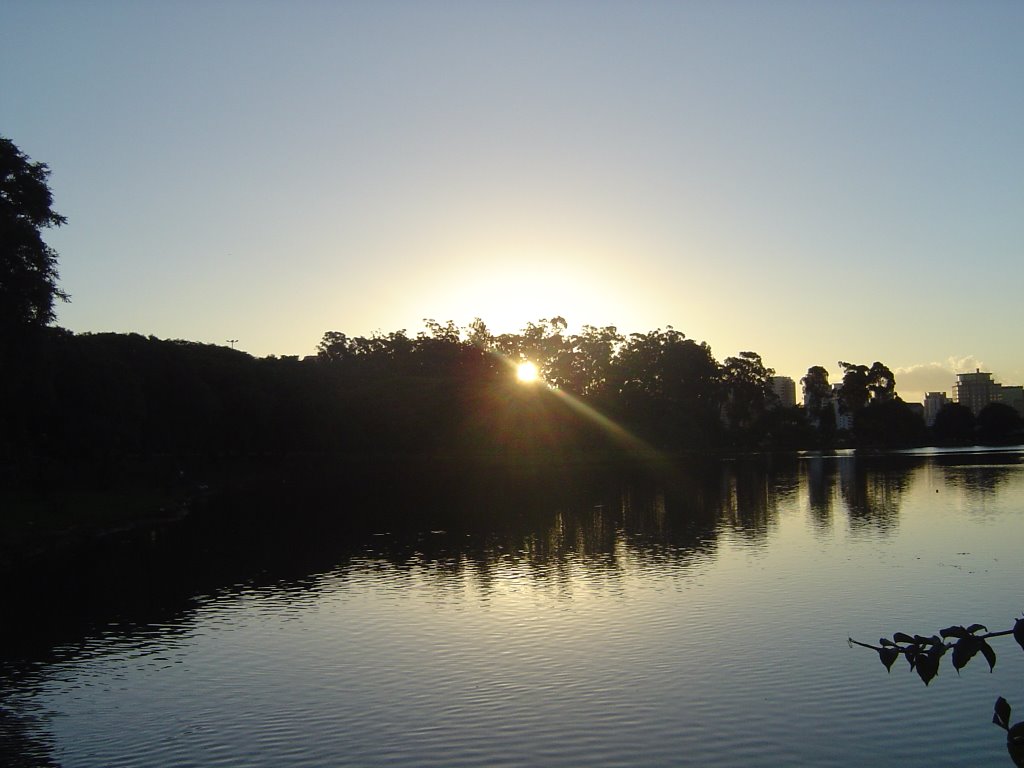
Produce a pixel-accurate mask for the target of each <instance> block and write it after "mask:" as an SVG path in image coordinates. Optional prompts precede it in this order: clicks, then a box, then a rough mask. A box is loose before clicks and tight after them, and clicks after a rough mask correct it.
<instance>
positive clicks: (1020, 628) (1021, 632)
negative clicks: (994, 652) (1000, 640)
mask: <svg viewBox="0 0 1024 768" xmlns="http://www.w3.org/2000/svg"><path fill="white" fill-rule="evenodd" d="M1013 639H1014V640H1016V641H1017V645H1019V646H1020V647H1021V648H1024V619H1017V620H1016V621H1015V622H1014V623H1013Z"/></svg>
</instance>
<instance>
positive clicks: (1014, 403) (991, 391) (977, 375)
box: [953, 368, 1024, 416]
mask: <svg viewBox="0 0 1024 768" xmlns="http://www.w3.org/2000/svg"><path fill="white" fill-rule="evenodd" d="M953 401H954V402H957V403H960V405H965V406H967V407H968V408H970V409H971V413H973V414H974V415H975V416H977V415H978V413H980V412H981V409H982V408H984V407H985V406H986V405H988V404H989V403H1006V404H1007V405H1009V406H1011V407H1013V408H1016V409H1017V412H1018V413H1020V414H1021V415H1024V387H1021V386H1004V385H1002V384H1000V383H999V382H997V381H993V380H992V374H991V373H985V372H983V371H981V370H980V369H978V368H975V369H974V373H958V374H957V375H956V384H954V385H953Z"/></svg>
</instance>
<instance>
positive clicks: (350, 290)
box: [0, 2, 1024, 401]
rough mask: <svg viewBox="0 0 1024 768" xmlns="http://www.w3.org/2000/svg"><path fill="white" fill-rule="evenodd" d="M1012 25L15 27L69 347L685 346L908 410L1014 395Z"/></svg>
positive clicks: (738, 11)
mask: <svg viewBox="0 0 1024 768" xmlns="http://www.w3.org/2000/svg"><path fill="white" fill-rule="evenodd" d="M1022 22H1024V6H1021V5H1020V4H1015V3H1009V2H983V3H978V4H971V5H970V6H969V7H968V6H964V5H961V4H955V3H931V4H925V3H914V2H908V3H901V4H897V5H882V4H858V5H849V6H842V5H837V6H820V5H815V4H811V3H799V2H792V3H780V4H772V5H768V6H762V5H758V4H753V3H736V4H729V5H725V4H711V3H694V4H678V5H677V4H662V3H646V4H641V5H626V4H617V3H602V4H596V5H594V4H583V3H575V2H564V3H555V4H549V5H533V4H516V5H507V4H497V3H481V4H474V5H463V4H458V3H441V2H433V3H423V4H417V5H380V4H361V3H346V4H326V3H324V4H321V3H312V2H311V3H300V4H288V5H286V4H275V3H263V4H242V3H234V2H227V3H222V4H218V5H216V6H204V5H199V4H196V5H189V4H177V5H174V6H164V5H160V4H128V3H114V2H109V3H97V4H90V5H87V6H74V5H72V6H69V5H64V4H57V3H49V2H40V3H18V2H16V3H11V4H7V5H5V7H4V8H3V9H2V10H0V42H2V53H0V133H2V134H3V135H5V136H6V137H8V138H10V139H11V140H12V141H14V142H15V143H16V144H17V145H18V146H19V147H20V148H21V149H22V150H23V151H24V152H26V153H27V154H28V155H29V156H30V157H32V159H34V160H38V161H41V162H45V163H47V164H48V165H49V166H50V168H51V170H52V175H51V179H50V181H51V187H52V189H53V192H54V207H55V209H56V210H57V211H58V212H60V213H61V214H63V215H65V216H67V217H68V224H67V225H66V226H65V227H63V228H61V229H59V230H51V231H49V232H48V233H47V241H48V242H49V243H50V244H51V245H52V246H53V247H54V248H55V249H56V250H57V251H58V253H59V254H60V267H61V276H62V279H61V286H62V287H63V288H64V289H65V290H66V291H68V292H69V293H70V294H71V296H72V303H71V304H67V305H62V306H59V307H58V320H57V321H58V323H59V324H60V325H62V326H64V327H67V328H69V329H71V330H74V331H76V332H86V331H122V332H128V331H133V332H139V333H143V334H153V335H156V336H159V337H161V338H186V339H191V340H196V341H202V342H207V343H216V344H223V345H225V346H227V345H228V342H227V340H229V339H233V340H237V341H236V343H235V344H234V345H235V346H237V348H239V349H243V350H245V351H248V352H250V353H252V354H256V355H260V356H262V355H268V354H278V355H285V354H298V355H305V354H311V353H312V352H313V351H314V349H315V347H316V344H317V343H318V342H319V340H320V338H321V336H322V335H323V333H324V332H326V331H328V330H338V331H342V332H345V333H348V334H350V335H369V334H370V333H372V332H374V331H382V332H385V333H386V332H389V331H394V330H399V329H402V328H404V329H407V330H408V331H409V332H410V333H415V332H416V331H418V330H419V329H420V328H421V327H422V322H421V321H422V319H423V318H434V319H436V320H439V321H442V322H443V321H446V320H449V319H450V320H453V321H455V322H456V323H457V324H459V325H465V324H467V323H468V322H470V321H471V320H472V319H473V318H474V317H481V318H482V319H483V320H484V321H485V322H487V323H488V324H489V325H490V326H491V327H492V329H493V330H495V331H498V332H502V331H515V330H518V329H520V328H522V327H523V325H525V324H526V323H527V322H531V321H536V320H538V319H540V318H547V317H552V316H554V315H561V316H563V317H565V318H566V319H567V320H568V321H569V325H570V330H573V329H576V328H578V327H579V326H580V325H581V324H583V323H586V324H592V325H599V326H601V325H615V326H617V327H618V328H619V330H620V331H621V332H623V333H630V332H644V331H648V330H652V329H654V328H658V327H666V326H668V325H671V326H673V327H675V328H676V329H678V330H680V331H682V332H683V333H685V334H686V335H687V337H689V338H693V339H695V340H698V341H706V342H707V343H708V344H709V345H710V346H711V348H712V351H713V353H714V355H715V357H716V358H717V359H719V360H723V359H724V358H726V357H728V356H730V355H735V354H737V353H738V352H740V351H743V350H751V351H755V352H757V353H759V354H760V355H761V356H762V358H763V359H764V361H765V364H766V365H767V366H769V367H772V368H774V369H775V370H776V372H777V373H778V374H780V375H785V376H790V377H791V378H793V379H794V380H795V381H797V382H799V379H800V377H801V376H802V375H803V374H804V373H805V372H806V370H807V368H808V367H809V366H811V365H822V366H824V367H826V368H827V369H828V370H829V373H830V378H831V380H832V381H838V380H839V379H840V378H841V377H840V373H839V370H838V366H837V365H836V362H837V361H838V360H840V359H842V360H848V361H851V362H856V363H864V364H868V365H870V364H871V362H873V361H875V360H879V361H882V362H883V363H885V364H886V365H888V366H889V367H890V368H891V369H892V370H893V372H894V374H895V375H896V381H897V390H898V391H899V392H900V393H901V395H902V396H903V397H904V399H907V400H908V401H911V400H914V401H919V400H920V397H918V396H917V395H918V394H921V395H923V393H924V392H925V391H932V390H945V391H947V392H949V391H950V388H951V387H952V384H953V382H954V381H955V378H956V374H957V373H959V372H963V371H973V370H975V369H976V368H980V369H982V370H986V371H992V372H993V373H994V374H995V377H996V378H997V379H998V380H1000V381H1006V382H1011V383H1012V382H1020V381H1024V360H1022V359H1021V354H1020V351H1019V350H1020V346H1019V343H1018V342H1017V335H1018V333H1019V327H1020V323H1021V320H1022V315H1021V311H1020V309H1019V299H1018V294H1019V285H1020V284H1021V281H1022V278H1024V266H1022V265H1024V259H1021V255H1022V254H1021V246H1022V243H1024V222H1022V220H1021V218H1022V217H1021V216H1020V215H1019V212H1020V211H1021V210H1024V151H1022V150H1024V137H1022V134H1021V132H1020V130H1019V126H1020V125H1021V123H1022V118H1024V96H1022V95H1021V93H1020V89H1019V87H1018V83H1017V80H1018V73H1019V72H1020V71H1024V51H1022V49H1021V47H1020V46H1019V45H1018V44H1017V41H1016V40H1015V30H1017V29H1020V25H1021V23H1022Z"/></svg>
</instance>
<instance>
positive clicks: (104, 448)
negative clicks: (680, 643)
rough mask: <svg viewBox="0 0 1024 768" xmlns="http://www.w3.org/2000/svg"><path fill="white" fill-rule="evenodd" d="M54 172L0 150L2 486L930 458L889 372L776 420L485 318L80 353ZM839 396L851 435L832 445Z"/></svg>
mask: <svg viewBox="0 0 1024 768" xmlns="http://www.w3.org/2000/svg"><path fill="white" fill-rule="evenodd" d="M48 173H49V170H48V168H47V167H46V166H45V164H42V163H37V162H33V161H31V160H30V159H29V158H28V157H27V156H25V155H24V154H23V153H22V152H21V151H20V150H19V149H18V148H17V147H16V146H15V145H14V144H13V143H12V142H11V141H9V140H7V139H3V138H0V235H2V237H0V364H2V366H0V368H2V370H3V372H4V375H3V376H0V461H2V462H3V463H4V466H7V467H10V466H25V465H29V466H34V467H40V466H48V465H52V464H60V465H68V464H75V463H79V464H86V465H89V466H96V465H100V466H116V465H117V463H118V462H119V461H121V460H123V459H124V458H125V457H142V458H146V457H153V456H183V455H191V456H223V455H244V454H281V453H301V452H305V453H309V452H316V453H331V454H345V455H347V456H350V457H356V456H358V457H362V458H364V459H366V460H372V459H374V458H375V457H384V456H420V457H422V456H431V457H435V458H444V459H446V460H449V461H452V462H466V461H488V462H507V461H513V460H515V461H529V460H535V461H547V462H552V461H559V460H564V461H578V460H580V459H581V458H587V457H602V456H621V455H623V454H630V453H636V452H637V451H638V450H639V449H640V448H644V449H649V450H651V451H658V452H669V453H680V452H681V453H696V452H702V453H708V452H718V451H745V450H761V449H773V448H781V449H794V448H820V447H828V446H831V445H835V444H844V445H855V446H871V447H892V446H905V445H916V444H921V443H923V442H925V441H927V440H928V439H929V435H928V433H927V432H926V430H925V428H924V424H923V422H922V420H921V418H920V415H919V414H917V413H915V412H914V411H913V409H911V408H910V407H909V406H908V405H907V404H906V403H904V402H903V401H902V400H901V399H900V398H899V396H898V395H897V394H896V381H895V377H894V376H893V373H892V371H891V370H890V369H889V368H888V367H886V366H885V365H883V364H882V363H879V362H875V363H873V364H872V365H870V366H867V365H861V364H854V363H848V362H840V367H841V368H842V370H843V378H842V382H841V384H840V386H839V387H838V389H837V391H836V392H833V391H832V387H831V386H830V385H829V382H828V373H827V371H826V370H825V369H824V368H823V367H821V366H813V367H812V368H810V369H809V370H808V372H807V375H806V376H805V377H804V378H803V379H802V385H803V387H804V389H805V391H806V393H807V407H806V408H802V407H782V406H781V404H780V403H779V402H778V400H777V398H776V396H775V394H774V391H773V388H772V382H771V379H772V376H773V374H774V371H773V370H772V369H771V368H769V367H767V366H766V365H765V364H764V362H763V360H762V358H761V356H760V355H758V354H757V353H755V352H741V353H739V354H738V355H736V356H734V357H727V358H725V360H723V361H721V362H719V361H718V360H716V359H715V357H714V356H713V355H712V351H711V349H710V347H709V346H708V345H707V344H706V343H704V342H697V341H695V340H693V339H689V338H687V337H686V336H685V335H684V334H683V333H682V332H680V331H678V330H675V329H673V328H672V327H668V328H666V329H660V328H659V329H656V330H653V331H648V332H646V333H630V334H623V333H621V332H620V331H619V330H618V329H617V328H615V327H614V326H605V327H597V326H590V325H587V326H583V328H582V330H581V331H580V332H578V333H570V332H569V331H568V325H567V323H566V321H565V319H564V318H562V317H560V316H556V317H552V318H549V319H541V320H538V321H537V322H531V323H527V324H526V326H525V327H524V328H523V329H522V330H521V331H519V332H517V333H500V334H495V333H492V332H491V331H490V330H489V329H488V328H487V326H486V324H485V323H484V321H483V320H479V319H477V320H474V321H473V322H472V323H470V324H469V325H468V326H466V327H464V328H460V327H457V326H456V325H455V324H454V323H453V322H451V321H448V322H437V321H434V320H426V321H425V325H424V328H423V330H421V331H419V332H417V333H415V334H409V333H408V332H407V331H406V330H398V331H393V332H390V333H374V334H372V335H370V336H347V335H346V334H344V333H341V332H338V331H328V332H327V333H325V334H324V336H323V339H322V340H321V342H320V344H319V347H318V350H317V355H316V356H314V357H312V358H310V359H306V360H301V361H300V360H299V359H298V358H296V357H282V358H277V357H268V358H259V359H258V358H254V357H252V356H250V355H248V354H245V353H243V352H240V351H236V350H234V349H229V348H227V347H222V346H217V345H209V344H200V343H195V342H188V341H178V340H172V341H168V340H160V339H157V338H154V337H152V336H150V337H144V336H141V335H138V334H106V333H104V334H73V333H70V332H68V331H65V330H63V329H60V328H56V327H53V325H52V322H53V319H54V304H55V302H56V301H60V300H67V298H68V297H67V296H66V294H64V293H63V292H62V291H61V290H60V288H59V287H58V280H57V278H58V274H57V257H56V254H55V253H54V252H53V251H52V249H50V248H49V247H48V246H47V245H46V244H45V242H44V241H43V238H42V230H44V229H46V228H47V227H52V226H60V225H62V224H63V223H64V218H63V217H62V216H60V215H59V214H57V213H56V212H55V211H54V210H53V208H52V196H51V193H50V190H49V187H48V183H47V180H48ZM523 360H530V361H532V362H533V363H534V364H535V365H536V366H537V367H538V369H539V371H540V374H541V377H542V381H543V384H540V385H534V386H526V385H523V384H520V383H519V382H517V381H516V379H515V376H514V375H513V374H512V366H513V365H514V364H515V363H517V362H519V361H523ZM833 397H837V398H838V404H839V409H840V412H841V413H842V414H844V415H847V414H848V415H849V417H850V419H851V420H852V429H850V430H840V429H838V428H837V424H836V421H835V418H834V416H835V409H834V408H833V406H832V399H833ZM998 415H999V414H997V416H998ZM1002 415H1003V416H1005V414H1002ZM979 420H980V419H979ZM989 421H992V422H993V423H995V422H999V423H1002V422H1000V421H999V419H989ZM1003 421H1005V419H1003ZM1018 421H1019V420H1018ZM961 422H963V414H962V413H961V412H959V411H957V410H956V409H949V413H948V414H946V415H945V416H943V417H942V419H941V420H940V421H939V422H937V424H938V426H939V428H941V429H945V430H946V431H945V432H942V433H941V434H942V436H943V439H947V438H948V439H967V432H966V429H967V428H966V427H965V426H964V424H962V423H961ZM985 423H986V424H987V423H988V422H985ZM990 426H991V425H990ZM970 428H971V429H974V428H975V427H974V425H971V427H970ZM1015 428H1019V423H1018V424H1017V425H1016V427H1015Z"/></svg>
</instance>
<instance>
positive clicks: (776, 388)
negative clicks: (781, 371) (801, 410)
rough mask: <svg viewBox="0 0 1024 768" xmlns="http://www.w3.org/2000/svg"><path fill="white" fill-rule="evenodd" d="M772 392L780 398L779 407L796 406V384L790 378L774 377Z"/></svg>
mask: <svg viewBox="0 0 1024 768" xmlns="http://www.w3.org/2000/svg"><path fill="white" fill-rule="evenodd" d="M772 391H773V392H775V394H776V396H778V398H779V405H780V406H782V407H783V408H792V407H793V406H794V405H796V382H795V381H793V380H792V379H791V378H789V376H772Z"/></svg>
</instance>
